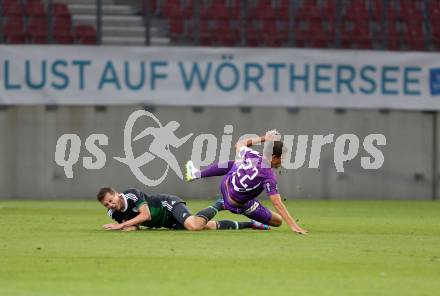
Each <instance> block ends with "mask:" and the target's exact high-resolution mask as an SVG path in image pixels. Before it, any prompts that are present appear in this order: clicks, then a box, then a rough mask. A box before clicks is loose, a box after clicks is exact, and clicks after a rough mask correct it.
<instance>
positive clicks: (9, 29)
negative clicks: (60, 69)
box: [1, 0, 440, 51]
mask: <svg viewBox="0 0 440 296" xmlns="http://www.w3.org/2000/svg"><path fill="white" fill-rule="evenodd" d="M1 1H2V10H1V18H2V36H3V38H2V39H3V40H2V41H3V42H4V43H10V44H17V43H18V44H20V43H35V44H46V43H58V44H96V43H97V42H98V38H97V33H96V32H97V29H96V23H97V22H96V1H95V0H81V1H73V0H59V1H53V4H52V6H51V7H48V5H47V1H43V0H1ZM126 2H127V3H126ZM136 2H138V1H132V2H129V1H125V2H121V1H116V0H103V1H102V3H103V8H102V30H101V32H102V44H123V45H144V44H153V45H167V44H170V45H203V46H250V47H257V46H267V47H281V46H292V47H300V48H345V49H350V48H353V49H388V50H418V51H421V50H427V51H430V50H439V49H440V1H439V0H412V1H407V0H386V1H385V0H353V1H349V0H307V1H305V0H294V1H291V0H248V1H238V0H200V1H196V0H144V1H139V2H138V3H137V5H136V4H133V3H136ZM139 3H142V5H139ZM130 4H131V5H130ZM147 4H148V5H147ZM147 8H148V9H147ZM147 10H148V13H145V12H146V11H147ZM146 16H148V19H149V20H150V22H149V25H148V26H146V21H145V18H146ZM147 27H148V28H149V34H146V31H145V30H147V29H146V28H147ZM147 35H149V37H147V38H150V39H151V40H150V42H149V43H146V41H145V38H146V36H147Z"/></svg>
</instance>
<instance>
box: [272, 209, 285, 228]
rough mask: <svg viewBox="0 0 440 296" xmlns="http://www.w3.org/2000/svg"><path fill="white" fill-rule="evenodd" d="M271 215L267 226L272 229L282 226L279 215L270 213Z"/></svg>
mask: <svg viewBox="0 0 440 296" xmlns="http://www.w3.org/2000/svg"><path fill="white" fill-rule="evenodd" d="M270 212H271V213H272V218H270V221H269V225H270V226H274V227H279V226H281V224H283V218H282V217H281V215H280V214H278V213H275V212H274V211H270Z"/></svg>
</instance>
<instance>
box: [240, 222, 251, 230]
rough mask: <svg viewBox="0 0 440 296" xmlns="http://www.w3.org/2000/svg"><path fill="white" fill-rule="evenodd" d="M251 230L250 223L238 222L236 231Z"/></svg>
mask: <svg viewBox="0 0 440 296" xmlns="http://www.w3.org/2000/svg"><path fill="white" fill-rule="evenodd" d="M245 228H252V222H238V229H245Z"/></svg>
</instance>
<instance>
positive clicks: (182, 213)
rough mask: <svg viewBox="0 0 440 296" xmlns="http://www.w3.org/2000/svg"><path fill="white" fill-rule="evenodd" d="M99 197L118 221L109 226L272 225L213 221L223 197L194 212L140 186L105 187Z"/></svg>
mask: <svg viewBox="0 0 440 296" xmlns="http://www.w3.org/2000/svg"><path fill="white" fill-rule="evenodd" d="M97 198H98V201H99V202H100V203H101V204H102V205H103V206H104V207H106V208H107V209H108V215H109V216H110V217H111V218H112V219H113V220H115V221H116V222H117V223H109V224H105V225H103V227H104V228H105V229H107V230H123V231H131V230H137V229H139V226H145V227H148V228H162V227H163V228H169V229H176V230H178V229H186V230H192V231H195V230H203V229H245V228H253V229H261V230H269V226H267V225H265V224H262V223H260V222H256V221H249V222H236V221H230V220H222V221H210V220H211V219H212V218H213V217H214V216H215V215H216V214H217V212H218V211H219V210H220V209H222V207H223V203H222V202H220V201H219V202H217V203H216V204H215V205H214V206H210V207H208V208H206V209H203V210H201V211H200V212H198V213H197V214H196V215H192V214H191V211H190V210H189V209H188V207H187V206H186V203H185V202H184V201H183V200H182V199H181V198H179V197H178V196H175V195H169V194H157V195H147V194H145V193H144V192H142V191H139V190H137V189H127V190H125V191H124V192H122V193H119V192H117V191H116V190H115V189H113V188H112V187H103V188H101V189H100V190H99V192H98V194H97Z"/></svg>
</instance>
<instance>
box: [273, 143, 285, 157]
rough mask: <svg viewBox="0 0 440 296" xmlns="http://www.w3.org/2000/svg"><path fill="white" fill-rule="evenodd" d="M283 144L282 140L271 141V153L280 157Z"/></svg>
mask: <svg viewBox="0 0 440 296" xmlns="http://www.w3.org/2000/svg"><path fill="white" fill-rule="evenodd" d="M283 146H284V144H283V142H282V141H275V142H273V150H272V151H273V152H272V155H275V156H277V157H281V154H283Z"/></svg>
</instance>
